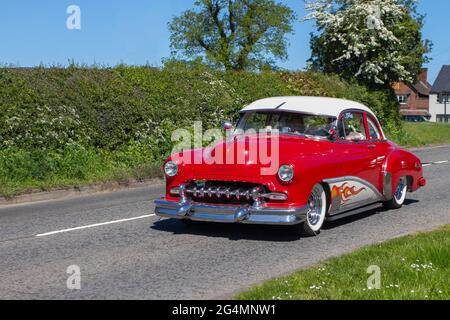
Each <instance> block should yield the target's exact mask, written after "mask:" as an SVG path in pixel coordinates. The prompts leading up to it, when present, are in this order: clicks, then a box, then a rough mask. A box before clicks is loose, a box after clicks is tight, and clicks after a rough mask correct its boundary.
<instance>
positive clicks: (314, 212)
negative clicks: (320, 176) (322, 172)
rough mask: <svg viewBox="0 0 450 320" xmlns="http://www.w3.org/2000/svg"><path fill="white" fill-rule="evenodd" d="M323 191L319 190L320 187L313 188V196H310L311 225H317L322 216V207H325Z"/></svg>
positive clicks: (309, 214)
mask: <svg viewBox="0 0 450 320" xmlns="http://www.w3.org/2000/svg"><path fill="white" fill-rule="evenodd" d="M322 192H323V190H322ZM322 192H320V190H318V188H315V189H314V190H313V193H312V194H311V197H310V198H309V205H308V206H309V208H308V215H307V217H308V223H309V224H310V225H311V226H316V225H317V224H318V223H319V222H320V220H321V217H322V211H323V210H322V209H323V203H322Z"/></svg>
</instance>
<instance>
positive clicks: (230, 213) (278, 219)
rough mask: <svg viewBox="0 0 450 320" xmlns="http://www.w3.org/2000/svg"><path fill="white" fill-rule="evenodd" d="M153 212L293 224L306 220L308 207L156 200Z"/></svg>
mask: <svg viewBox="0 0 450 320" xmlns="http://www.w3.org/2000/svg"><path fill="white" fill-rule="evenodd" d="M155 205H156V209H155V213H156V214H157V215H158V216H160V217H163V218H174V219H187V220H193V221H206V222H219V223H245V224H267V225H295V224H299V223H302V222H304V221H305V220H306V214H307V209H306V207H305V208H289V209H274V208H266V207H249V206H247V207H246V206H232V205H211V204H201V203H194V202H189V201H187V202H174V201H167V200H156V201H155Z"/></svg>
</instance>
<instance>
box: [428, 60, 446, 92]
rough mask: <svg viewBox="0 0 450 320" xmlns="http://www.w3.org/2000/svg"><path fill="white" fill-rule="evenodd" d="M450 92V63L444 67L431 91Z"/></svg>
mask: <svg viewBox="0 0 450 320" xmlns="http://www.w3.org/2000/svg"><path fill="white" fill-rule="evenodd" d="M443 92H445V93H447V92H449V93H450V65H445V66H443V67H442V69H441V71H440V72H439V75H438V77H437V79H436V81H435V82H434V85H433V87H432V88H431V93H443Z"/></svg>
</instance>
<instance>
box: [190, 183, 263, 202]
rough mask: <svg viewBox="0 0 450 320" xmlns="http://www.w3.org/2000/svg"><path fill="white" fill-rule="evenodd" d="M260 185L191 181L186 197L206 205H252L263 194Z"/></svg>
mask: <svg viewBox="0 0 450 320" xmlns="http://www.w3.org/2000/svg"><path fill="white" fill-rule="evenodd" d="M265 191H266V190H265V188H264V187H263V186H261V185H257V184H252V183H242V182H224V181H193V182H191V183H190V184H188V185H187V188H186V193H187V196H188V197H189V198H191V199H193V200H195V201H201V202H207V203H223V204H242V203H248V204H250V205H253V203H254V202H255V201H258V199H259V198H260V195H261V194H262V193H265Z"/></svg>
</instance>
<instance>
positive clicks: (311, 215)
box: [296, 184, 328, 237]
mask: <svg viewBox="0 0 450 320" xmlns="http://www.w3.org/2000/svg"><path fill="white" fill-rule="evenodd" d="M327 211H328V210H327V195H326V192H325V190H324V189H323V187H322V185H320V184H318V185H316V186H315V187H314V188H313V190H312V192H311V196H310V197H309V200H308V209H307V214H306V220H305V222H303V223H302V224H300V225H298V226H296V228H297V231H298V233H299V234H300V235H302V236H308V237H313V236H316V235H318V234H319V233H320V231H321V230H322V226H323V224H324V222H325V218H326V215H327Z"/></svg>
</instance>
